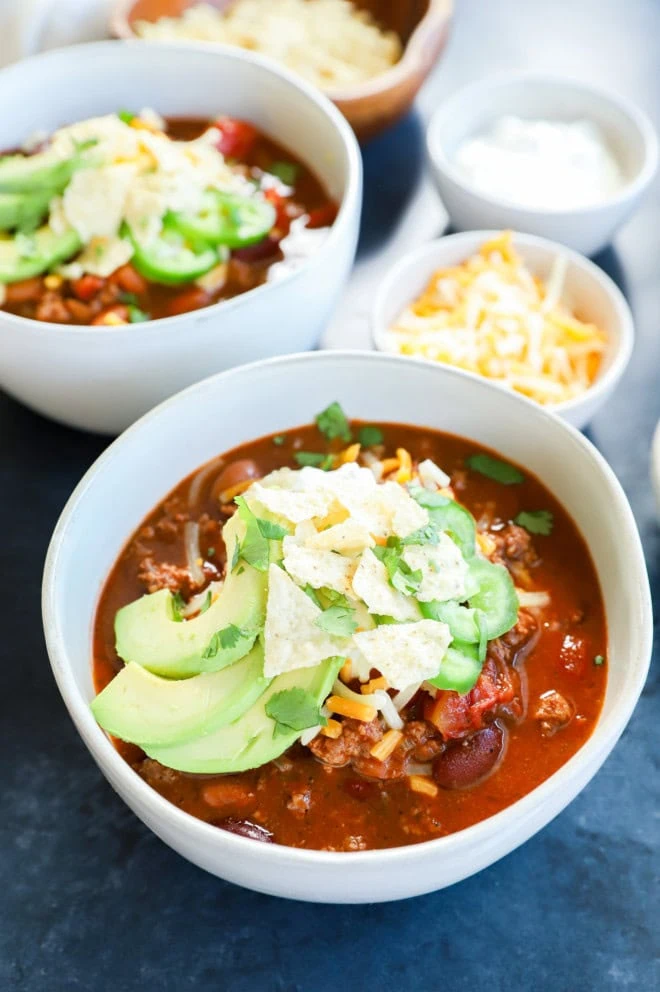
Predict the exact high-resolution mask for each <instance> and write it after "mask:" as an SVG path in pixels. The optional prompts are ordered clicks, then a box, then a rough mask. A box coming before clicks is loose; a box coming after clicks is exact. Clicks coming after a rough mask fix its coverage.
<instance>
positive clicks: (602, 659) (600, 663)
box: [594, 654, 605, 668]
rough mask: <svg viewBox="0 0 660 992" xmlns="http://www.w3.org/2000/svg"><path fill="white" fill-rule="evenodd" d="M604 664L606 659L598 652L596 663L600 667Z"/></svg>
mask: <svg viewBox="0 0 660 992" xmlns="http://www.w3.org/2000/svg"><path fill="white" fill-rule="evenodd" d="M604 664H605V659H604V658H603V656H602V654H597V655H596V657H595V658H594V665H596V666H597V667H598V668H600V666H601V665H604Z"/></svg>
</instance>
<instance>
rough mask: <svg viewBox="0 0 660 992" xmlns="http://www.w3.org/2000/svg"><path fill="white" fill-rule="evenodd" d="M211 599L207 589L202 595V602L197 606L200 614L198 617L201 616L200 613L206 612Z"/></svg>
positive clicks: (211, 596)
mask: <svg viewBox="0 0 660 992" xmlns="http://www.w3.org/2000/svg"><path fill="white" fill-rule="evenodd" d="M212 601H213V595H212V593H211V590H210V589H209V590H208V592H207V593H206V596H205V597H204V602H203V603H202V605H201V606H200V608H199V615H200V617H201V615H202V613H206V611H207V610H208V608H209V606H210V605H211V603H212Z"/></svg>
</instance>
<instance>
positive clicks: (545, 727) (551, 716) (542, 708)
mask: <svg viewBox="0 0 660 992" xmlns="http://www.w3.org/2000/svg"><path fill="white" fill-rule="evenodd" d="M572 718H573V707H572V706H571V704H570V703H569V701H568V700H567V699H565V698H564V696H562V695H561V693H560V692H556V691H555V689H550V690H549V691H548V692H544V693H543V695H542V696H541V697H540V698H539V701H538V703H537V705H536V709H535V711H534V719H535V720H538V721H539V722H540V724H541V730H542V732H543V734H544V735H546V736H550V735H552V734H554V733H555V731H556V730H559V729H560V728H561V727H565V726H566V724H567V723H570V721H571V720H572Z"/></svg>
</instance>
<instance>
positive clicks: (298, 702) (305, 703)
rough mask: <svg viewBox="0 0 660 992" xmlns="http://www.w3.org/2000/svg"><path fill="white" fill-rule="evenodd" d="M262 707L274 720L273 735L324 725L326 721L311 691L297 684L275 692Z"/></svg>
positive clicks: (277, 735)
mask: <svg viewBox="0 0 660 992" xmlns="http://www.w3.org/2000/svg"><path fill="white" fill-rule="evenodd" d="M264 708H265V710H266V714H267V715H268V716H269V717H270V718H271V720H274V721H275V729H274V731H273V737H279V736H280V735H284V734H289V733H291V731H292V730H296V731H300V730H307V728H308V727H316V726H319V725H320V726H324V725H325V723H326V719H325V717H324V716H322V715H321V711H320V709H319V705H318V703H317V702H316V700H315V699H314V697H313V696H312V694H311V692H308V691H307V689H301V688H300V687H299V686H295V687H294V688H292V689H283V690H282V691H281V692H276V693H275V695H274V696H271V697H270V699H269V700H268V702H267V703H266V706H265V707H264Z"/></svg>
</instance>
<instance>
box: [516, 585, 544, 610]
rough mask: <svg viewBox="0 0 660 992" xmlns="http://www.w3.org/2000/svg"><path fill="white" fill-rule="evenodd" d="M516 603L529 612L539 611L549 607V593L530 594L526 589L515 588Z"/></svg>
mask: <svg viewBox="0 0 660 992" xmlns="http://www.w3.org/2000/svg"><path fill="white" fill-rule="evenodd" d="M516 593H517V594H518V602H519V603H520V605H521V606H525V607H527V608H528V609H530V610H533V609H541V608H542V607H543V606H550V593H548V592H530V591H529V590H527V589H518V588H516Z"/></svg>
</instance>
